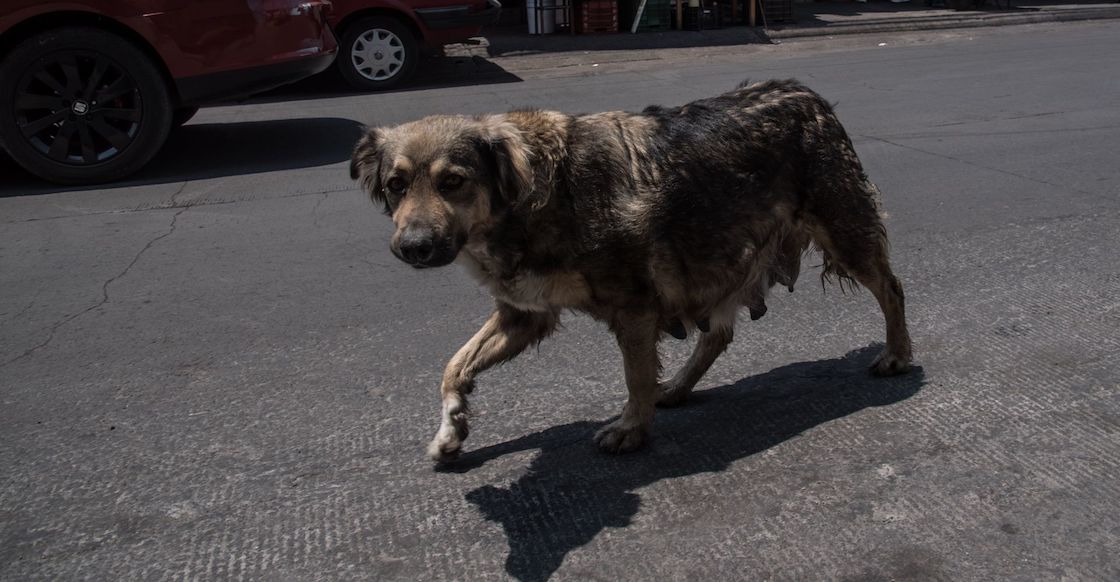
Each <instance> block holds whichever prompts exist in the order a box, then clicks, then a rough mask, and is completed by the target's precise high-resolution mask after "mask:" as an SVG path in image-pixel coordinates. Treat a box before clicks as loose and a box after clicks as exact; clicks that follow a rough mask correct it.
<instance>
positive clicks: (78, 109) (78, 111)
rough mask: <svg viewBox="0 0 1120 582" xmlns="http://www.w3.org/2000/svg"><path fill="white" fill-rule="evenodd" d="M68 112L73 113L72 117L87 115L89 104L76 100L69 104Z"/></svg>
mask: <svg viewBox="0 0 1120 582" xmlns="http://www.w3.org/2000/svg"><path fill="white" fill-rule="evenodd" d="M70 111H73V112H74V115H85V114H86V113H89V103H86V102H85V101H82V100H81V99H78V100H77V101H75V102H73V103H71V104H70Z"/></svg>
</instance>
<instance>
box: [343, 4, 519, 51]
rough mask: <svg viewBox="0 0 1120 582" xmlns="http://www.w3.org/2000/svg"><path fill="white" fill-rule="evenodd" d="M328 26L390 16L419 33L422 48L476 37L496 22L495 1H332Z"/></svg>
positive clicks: (496, 8)
mask: <svg viewBox="0 0 1120 582" xmlns="http://www.w3.org/2000/svg"><path fill="white" fill-rule="evenodd" d="M333 4H334V10H333V12H332V13H331V18H330V22H331V25H332V26H335V27H341V26H345V24H347V23H349V22H351V21H353V19H354V18H356V17H361V16H362V15H365V14H369V15H373V14H378V15H393V16H397V17H398V18H401V19H402V20H404V21H405V22H406V23H407V24H409V25H411V27H412V28H413V29H414V30H416V31H417V32H418V33H419V38H417V41H418V42H420V44H421V45H423V46H424V47H426V48H429V49H432V48H438V47H441V46H443V45H445V44H450V43H455V42H462V41H464V40H466V39H468V38H471V37H473V36H478V34H479V33H480V32H481V31H482V27H483V26H485V25H488V24H493V23H495V22H496V21H497V18H498V14H499V12H500V11H501V4H500V3H499V2H498V1H497V0H334V2H333Z"/></svg>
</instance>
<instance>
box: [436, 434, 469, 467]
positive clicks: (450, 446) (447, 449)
mask: <svg viewBox="0 0 1120 582" xmlns="http://www.w3.org/2000/svg"><path fill="white" fill-rule="evenodd" d="M462 450H463V441H461V440H459V439H458V438H451V439H443V438H440V437H439V436H436V438H434V439H432V442H430V443H428V458H430V459H431V460H433V461H435V462H437V463H446V462H449V461H454V460H455V459H457V458H459V452H460V451H462Z"/></svg>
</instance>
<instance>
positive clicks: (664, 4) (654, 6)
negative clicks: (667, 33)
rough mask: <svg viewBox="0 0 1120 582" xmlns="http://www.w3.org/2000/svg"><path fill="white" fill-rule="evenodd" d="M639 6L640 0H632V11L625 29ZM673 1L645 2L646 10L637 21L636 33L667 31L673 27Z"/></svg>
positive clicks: (647, 0) (655, 0)
mask: <svg viewBox="0 0 1120 582" xmlns="http://www.w3.org/2000/svg"><path fill="white" fill-rule="evenodd" d="M640 5H641V1H640V0H633V9H632V10H631V12H630V14H629V20H627V22H626V27H627V28H629V27H630V24H631V23H632V22H633V21H634V14H636V13H637V11H638V7H639V6H640ZM673 6H674V4H673V0H646V9H645V11H644V12H642V18H641V19H640V20H638V31H639V32H642V31H650V30H669V29H670V28H672V27H673Z"/></svg>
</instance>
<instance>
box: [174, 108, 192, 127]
mask: <svg viewBox="0 0 1120 582" xmlns="http://www.w3.org/2000/svg"><path fill="white" fill-rule="evenodd" d="M195 113H198V108H197V107H180V108H178V109H176V110H175V112H174V113H172V114H171V127H172V128H178V127H183V126H184V125H186V124H187V122H188V121H190V120H191V119H192V118H193V117H194V114H195Z"/></svg>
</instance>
